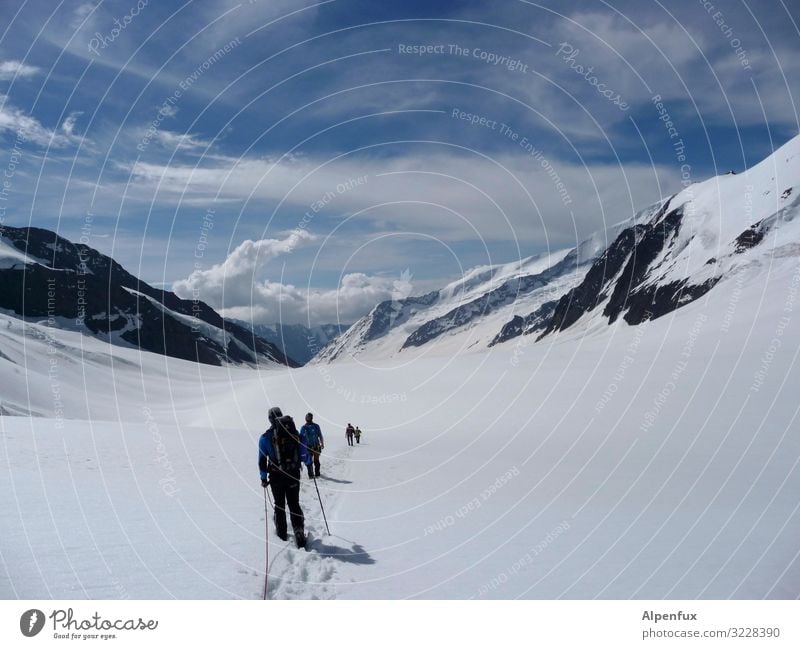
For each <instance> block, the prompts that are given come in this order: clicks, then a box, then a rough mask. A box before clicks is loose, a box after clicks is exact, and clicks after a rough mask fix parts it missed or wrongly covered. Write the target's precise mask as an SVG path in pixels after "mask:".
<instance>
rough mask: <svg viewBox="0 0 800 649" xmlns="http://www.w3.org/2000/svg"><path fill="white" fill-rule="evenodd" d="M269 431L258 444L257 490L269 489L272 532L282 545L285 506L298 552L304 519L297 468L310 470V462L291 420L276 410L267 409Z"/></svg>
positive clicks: (302, 538) (303, 535) (285, 535)
mask: <svg viewBox="0 0 800 649" xmlns="http://www.w3.org/2000/svg"><path fill="white" fill-rule="evenodd" d="M269 424H270V426H269V428H268V429H267V430H266V432H264V434H263V435H261V438H260V439H259V440H258V470H259V472H260V473H261V486H262V487H264V489H266V488H267V486H268V485H269V487H270V488H271V490H272V496H273V498H274V499H275V531H276V533H277V535H278V538H280V539H281V540H282V541H285V540H286V539H287V538H288V535H287V529H286V506H287V505H288V507H289V514H290V517H291V520H292V530H293V531H294V538H295V542H296V543H297V547H298V548H304V547H305V546H306V535H305V531H304V529H303V528H304V524H305V518H304V516H303V510H302V509H301V508H300V467H301V465H302V464H305V465H306V466H309V467H310V462H311V459H310V458H309V455H308V453H307V452H306V448H305V445H304V444H302V443H301V441H300V433H299V432H298V431H297V428H296V427H295V425H294V420H293V419H292V418H291V417H289V416H288V415H284V414H283V412H281V409H280V408H277V407H275V408H270V409H269Z"/></svg>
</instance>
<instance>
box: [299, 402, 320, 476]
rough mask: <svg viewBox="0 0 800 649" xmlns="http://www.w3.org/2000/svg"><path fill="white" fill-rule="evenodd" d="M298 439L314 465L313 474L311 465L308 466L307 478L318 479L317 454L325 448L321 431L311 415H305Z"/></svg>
mask: <svg viewBox="0 0 800 649" xmlns="http://www.w3.org/2000/svg"><path fill="white" fill-rule="evenodd" d="M300 438H301V439H302V440H303V443H304V444H305V445H306V448H307V449H308V453H309V455H310V456H311V461H312V462H313V464H314V469H313V472H312V469H311V463H309V464H308V477H309V478H313V477H314V476H315V475H316V477H318V478H319V454H320V453H321V452H322V449H323V448H325V440H324V439H323V437H322V430H321V429H320V427H319V424H315V423H314V415H313V413H310V412H309V413H308V414H307V415H306V423H305V425H304V426H303V427H302V428H301V429H300Z"/></svg>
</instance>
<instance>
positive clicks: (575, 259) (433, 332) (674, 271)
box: [315, 136, 800, 363]
mask: <svg viewBox="0 0 800 649" xmlns="http://www.w3.org/2000/svg"><path fill="white" fill-rule="evenodd" d="M798 184H800V136H798V137H795V138H794V139H792V140H790V141H789V142H788V143H786V144H785V145H784V146H783V147H781V148H780V149H778V150H777V151H775V152H774V153H773V154H772V155H771V156H769V157H768V158H766V159H765V160H763V161H762V162H760V163H759V164H757V165H755V166H754V167H752V168H751V169H749V170H747V171H745V172H743V173H741V174H734V173H728V174H725V175H722V176H717V177H714V178H711V179H709V180H706V181H704V182H700V183H692V184H687V186H685V187H684V188H683V189H682V190H681V191H680V192H678V193H676V194H674V195H672V196H669V197H668V198H666V199H664V200H661V201H659V202H657V203H655V204H653V205H651V206H649V207H647V208H646V209H644V210H642V211H640V212H638V213H637V214H635V215H634V216H633V217H631V218H628V219H627V220H623V221H621V222H620V223H617V224H615V225H613V226H611V227H609V228H607V229H606V230H604V231H601V232H598V233H596V234H594V235H593V236H591V237H589V238H588V239H586V240H585V241H583V242H582V243H581V244H580V245H578V246H576V247H575V248H572V249H567V250H561V251H557V252H552V253H549V254H545V255H539V256H536V257H529V258H527V259H524V260H522V261H519V262H514V263H511V264H500V265H493V266H483V267H480V268H476V269H473V270H471V271H468V272H467V273H466V274H465V276H464V277H463V278H462V279H460V280H458V281H456V282H453V283H452V284H449V285H448V286H446V287H445V288H443V289H441V290H439V291H433V292H431V293H428V294H426V295H423V296H420V297H409V298H404V299H400V300H394V301H386V302H382V303H380V304H378V305H377V306H376V307H375V308H374V309H373V310H372V311H371V312H370V313H369V314H368V315H367V316H365V317H364V318H362V319H361V320H359V321H358V322H356V323H355V324H354V325H353V326H352V327H351V328H350V329H349V330H348V331H346V332H345V333H344V334H342V335H341V336H340V337H339V338H337V339H336V340H334V341H333V342H332V343H330V344H329V345H328V346H327V347H326V348H325V349H323V350H322V351H321V352H320V354H319V355H318V356H317V358H316V359H315V362H322V363H324V362H331V361H338V360H342V359H347V358H354V357H359V358H360V359H363V360H368V359H372V360H375V359H381V358H389V357H394V356H397V355H399V354H409V353H412V354H419V353H425V354H427V353H434V354H442V355H452V354H457V353H460V352H463V351H466V350H470V351H476V350H478V349H482V348H485V347H487V346H489V347H490V346H494V345H498V344H502V343H506V342H508V341H510V340H513V339H515V338H517V337H519V336H523V335H530V334H533V333H536V334H537V336H536V338H537V339H541V338H544V337H545V336H551V335H555V334H556V333H558V332H563V331H566V330H572V329H575V330H580V331H584V330H586V329H587V328H590V327H592V326H595V325H599V324H605V325H608V324H612V323H614V322H615V321H617V320H618V319H622V320H623V321H624V322H626V323H627V324H629V325H637V324H641V323H642V322H644V321H646V320H654V319H657V318H659V317H662V316H664V315H666V314H668V313H671V312H673V311H675V310H676V309H678V308H680V307H682V306H685V305H686V304H689V303H690V302H692V301H694V300H697V299H699V298H701V297H703V296H704V295H706V294H707V293H708V292H709V291H711V290H713V289H714V287H715V286H717V285H718V284H719V283H720V282H724V281H727V280H728V279H730V278H731V277H733V276H734V275H736V274H737V273H738V272H739V271H740V270H741V269H742V268H745V267H749V266H751V265H753V264H756V265H759V264H760V265H762V266H763V265H766V264H768V263H769V260H770V259H771V258H772V257H774V256H787V255H797V254H798V251H800V231H798V230H797V227H798V226H797V225H796V224H793V223H792V221H793V220H794V218H795V217H796V216H797V213H798V210H800V191H799V190H800V187H798Z"/></svg>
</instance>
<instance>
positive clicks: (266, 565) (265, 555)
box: [264, 487, 269, 600]
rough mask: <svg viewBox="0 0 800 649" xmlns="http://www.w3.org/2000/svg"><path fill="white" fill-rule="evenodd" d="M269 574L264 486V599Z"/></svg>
mask: <svg viewBox="0 0 800 649" xmlns="http://www.w3.org/2000/svg"><path fill="white" fill-rule="evenodd" d="M268 576H269V510H268V509H267V488H266V487H264V599H265V600H266V599H267V578H268Z"/></svg>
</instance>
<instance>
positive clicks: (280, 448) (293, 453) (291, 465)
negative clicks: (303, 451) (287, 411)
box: [272, 415, 301, 473]
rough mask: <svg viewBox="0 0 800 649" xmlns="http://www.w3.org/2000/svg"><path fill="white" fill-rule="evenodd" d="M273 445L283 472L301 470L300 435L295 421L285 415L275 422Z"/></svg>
mask: <svg viewBox="0 0 800 649" xmlns="http://www.w3.org/2000/svg"><path fill="white" fill-rule="evenodd" d="M272 445H273V447H274V448H275V457H276V458H277V460H278V466H279V467H280V469H281V470H282V471H285V472H287V473H295V472H297V471H299V470H300V464H301V462H300V433H298V432H297V428H296V427H295V425H294V419H292V418H291V417H290V416H289V415H284V416H282V417H279V418H278V419H276V420H275V424H274V425H273V427H272Z"/></svg>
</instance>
